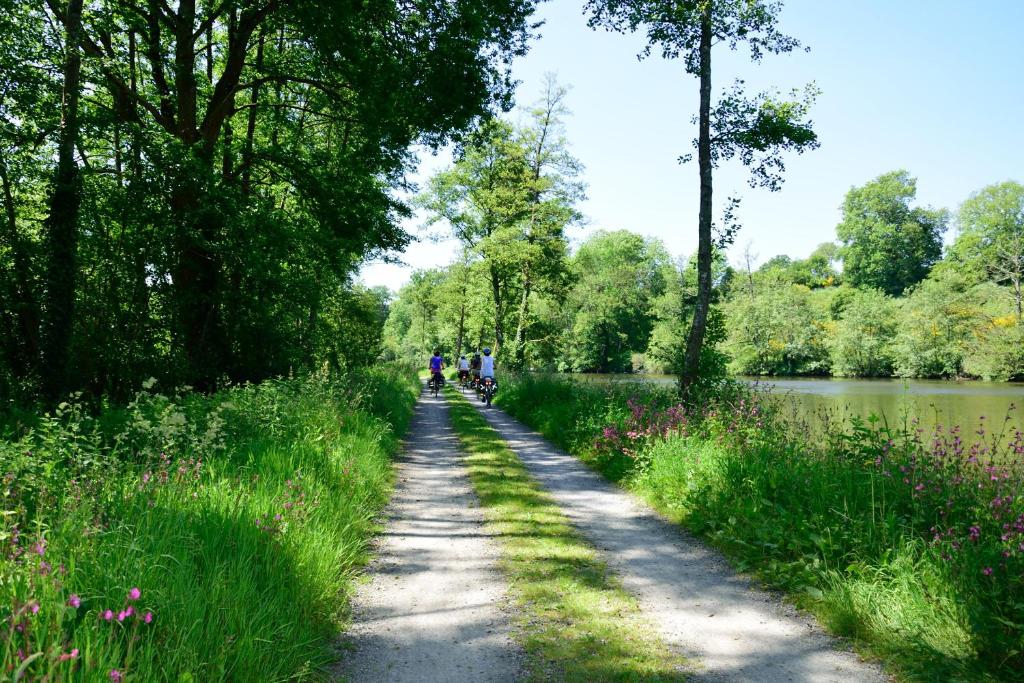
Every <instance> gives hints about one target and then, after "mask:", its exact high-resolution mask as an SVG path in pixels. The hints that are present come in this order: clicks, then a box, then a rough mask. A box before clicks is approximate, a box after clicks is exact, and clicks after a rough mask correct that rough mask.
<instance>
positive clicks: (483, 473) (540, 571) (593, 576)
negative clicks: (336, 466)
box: [448, 390, 686, 682]
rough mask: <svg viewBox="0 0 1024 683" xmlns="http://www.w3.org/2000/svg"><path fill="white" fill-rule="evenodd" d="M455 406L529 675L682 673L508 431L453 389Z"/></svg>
mask: <svg viewBox="0 0 1024 683" xmlns="http://www.w3.org/2000/svg"><path fill="white" fill-rule="evenodd" d="M448 395H449V397H454V398H453V400H452V401H451V416H452V422H453V425H454V427H455V431H456V433H457V434H458V436H459V441H460V442H461V444H462V447H463V449H464V450H465V452H466V453H467V454H468V456H467V458H466V463H467V465H468V468H469V477H470V480H471V481H472V483H473V488H474V489H475V490H476V493H477V495H478V496H479V497H480V502H481V503H482V505H483V507H484V513H485V516H486V519H487V524H488V526H489V528H490V529H491V530H493V531H494V532H495V533H496V534H497V535H498V538H499V541H500V543H501V550H502V561H501V566H502V570H503V571H504V572H505V574H506V575H507V576H508V578H509V583H510V586H511V592H512V597H513V599H514V600H515V602H516V604H517V606H518V607H519V610H520V612H519V615H518V616H517V618H516V621H517V630H518V632H519V636H518V638H519V640H520V641H521V642H522V644H523V646H524V648H525V650H526V653H527V656H528V662H529V663H528V675H529V679H530V680H550V679H551V677H552V674H554V675H555V677H556V678H558V679H560V680H566V681H588V682H593V681H637V680H644V681H652V682H653V681H682V680H685V679H686V676H685V675H684V674H683V673H682V665H683V664H684V662H685V660H684V659H683V658H682V657H679V656H678V655H675V654H672V653H671V652H670V651H669V649H668V648H667V647H666V645H665V644H664V643H663V642H662V641H661V639H660V638H659V637H658V636H657V635H656V634H655V633H654V631H653V629H652V628H651V626H650V625H649V624H647V623H646V622H645V621H644V620H643V618H642V616H641V614H640V611H639V608H638V606H637V603H636V601H635V600H634V599H633V598H632V597H630V596H629V595H628V594H627V593H626V592H625V591H624V590H623V589H622V588H621V587H620V586H619V585H618V582H617V581H616V579H615V578H614V577H613V576H611V575H610V574H609V573H608V570H607V568H606V567H605V565H604V563H603V562H601V561H600V560H599V559H598V557H597V553H596V552H595V551H594V549H593V548H592V547H591V546H590V545H589V544H588V543H587V542H586V541H585V540H584V539H583V538H582V537H581V536H580V535H579V533H578V532H577V531H576V530H575V529H573V527H572V526H571V525H570V523H569V520H568V519H566V517H565V516H564V515H563V514H562V513H561V511H560V510H559V509H558V506H557V505H556V504H555V503H554V501H553V500H552V499H551V497H550V496H549V495H548V494H547V493H545V492H544V491H543V490H542V489H541V487H540V486H539V485H538V484H537V483H536V482H535V481H534V480H533V479H532V478H530V476H529V474H528V473H527V471H526V468H525V467H524V466H523V464H522V463H521V462H520V461H519V459H518V458H517V457H516V455H515V454H514V453H513V452H512V451H511V450H510V449H509V448H508V446H507V445H506V443H505V441H504V440H503V439H502V438H501V437H500V436H499V435H498V433H497V432H496V431H494V430H493V429H492V428H491V427H490V426H488V424H487V422H486V421H485V420H484V418H483V417H482V416H481V415H480V414H478V413H477V412H476V410H475V409H474V408H473V407H472V406H471V405H470V404H469V402H468V401H466V399H464V398H462V397H460V396H459V395H458V394H457V393H456V392H454V391H452V390H449V391H448Z"/></svg>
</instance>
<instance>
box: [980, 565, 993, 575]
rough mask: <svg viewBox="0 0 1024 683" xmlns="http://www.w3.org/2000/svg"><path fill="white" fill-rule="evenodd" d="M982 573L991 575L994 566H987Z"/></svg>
mask: <svg viewBox="0 0 1024 683" xmlns="http://www.w3.org/2000/svg"><path fill="white" fill-rule="evenodd" d="M981 573H982V574H984V575H985V576H991V575H992V567H985V568H984V569H982V570H981Z"/></svg>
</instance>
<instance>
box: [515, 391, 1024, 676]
mask: <svg viewBox="0 0 1024 683" xmlns="http://www.w3.org/2000/svg"><path fill="white" fill-rule="evenodd" d="M666 398H667V397H666V396H665V395H663V393H662V392H659V391H657V390H654V391H649V390H646V389H645V388H643V387H640V386H633V387H614V388H605V387H597V386H585V385H581V384H579V383H575V382H572V381H565V380H559V379H557V378H548V377H521V378H518V379H517V378H512V377H508V378H506V379H505V380H504V381H503V382H502V392H501V394H500V395H499V397H498V400H499V403H500V405H501V406H502V407H504V408H506V409H507V410H508V411H509V412H510V413H511V414H513V415H515V416H516V417H517V418H519V419H520V420H522V421H523V422H525V423H527V424H529V425H530V426H531V427H533V428H534V429H537V430H538V431H540V432H541V433H542V434H544V435H545V436H546V437H547V438H549V439H551V440H552V441H554V442H556V443H558V444H559V445H560V446H562V447H563V448H566V449H567V450H568V451H569V452H571V453H573V454H575V455H577V456H579V457H580V458H581V459H582V460H583V461H584V462H586V463H588V464H589V465H590V466H592V467H593V468H595V469H596V470H598V471H599V472H601V473H602V474H604V475H605V476H606V477H608V478H609V479H612V480H614V481H617V482H618V483H619V484H620V485H622V486H624V487H627V488H629V489H631V490H633V491H635V492H637V493H638V494H640V495H641V496H642V497H644V498H645V499H646V500H648V501H649V502H650V503H651V504H652V505H653V506H654V507H655V508H656V509H658V510H659V511H660V512H662V513H663V514H665V515H666V516H668V517H669V518H671V519H673V520H674V521H676V522H677V523H679V524H682V525H685V526H686V527H687V528H688V529H690V530H691V531H693V532H695V533H697V534H699V535H702V536H703V537H705V538H707V539H708V540H710V541H711V542H712V543H714V544H715V545H716V546H717V547H719V548H720V549H722V550H723V551H724V553H725V554H726V555H727V556H728V557H729V558H730V559H731V560H732V562H733V564H734V566H735V567H736V568H737V569H739V570H741V571H750V572H753V573H755V574H756V575H757V576H758V577H759V578H760V579H762V580H763V581H764V582H765V583H766V584H768V585H769V586H772V587H773V588H778V589H781V590H784V591H786V592H787V593H788V594H789V596H790V597H791V598H792V599H793V600H794V601H795V602H796V603H797V604H799V605H800V606H802V607H805V608H807V609H809V610H811V611H812V612H814V613H815V614H816V615H817V616H818V618H819V619H820V620H821V621H822V622H823V623H824V624H825V625H826V626H827V627H828V628H829V629H830V630H831V631H832V632H834V633H836V634H839V635H843V636H848V637H850V638H852V639H853V640H854V642H855V643H856V644H857V646H858V649H860V650H862V651H864V652H866V653H869V654H873V655H876V656H879V657H880V658H882V659H883V660H884V661H885V662H886V663H887V666H888V668H889V670H890V671H893V672H895V673H896V674H897V675H899V676H900V678H902V679H905V680H913V681H996V680H999V681H1010V680H1024V668H1022V663H1024V635H1022V634H1024V578H1022V577H1024V573H1022V568H1024V565H1022V562H1024V558H1022V555H1021V554H1022V553H1024V505H1022V503H1024V496H1021V493H1022V491H1021V488H1022V482H1024V477H1022V469H1021V466H1020V464H1021V462H1022V460H1021V454H1022V453H1024V438H1022V437H1021V436H1020V435H1018V436H1017V438H1016V441H1014V442H1013V444H1011V446H1010V452H1000V453H997V452H995V449H994V448H991V447H987V446H985V445H984V443H983V440H982V439H979V443H977V444H974V445H972V444H970V443H968V442H967V438H968V437H966V436H964V437H963V439H961V437H960V432H959V431H958V430H956V429H953V430H947V431H946V432H944V433H940V434H937V435H935V436H933V437H932V438H929V437H928V436H924V437H922V436H921V435H920V434H919V433H912V434H897V433H892V432H888V431H886V430H885V429H883V428H880V427H878V426H872V425H871V424H870V423H858V424H855V425H854V426H853V427H852V428H850V429H848V430H847V431H846V432H844V433H842V434H838V433H834V434H831V435H830V436H829V437H827V438H823V439H820V440H818V441H816V442H813V443H812V442H811V441H810V440H809V439H808V438H807V436H806V434H801V433H799V432H797V431H795V430H793V429H792V428H790V427H789V426H787V425H786V424H784V422H783V421H782V420H781V418H779V417H778V416H773V415H772V413H771V410H772V409H771V406H770V405H769V404H766V403H764V402H762V400H761V399H759V398H758V397H756V396H750V395H748V396H746V397H742V396H736V397H732V398H733V399H734V400H730V401H719V402H717V403H715V404H714V405H711V404H709V405H707V406H704V407H703V408H702V409H701V410H699V411H692V410H691V411H683V410H681V409H679V408H678V407H676V406H672V405H671V403H670V402H666ZM980 433H981V430H979V432H978V434H980ZM1006 463H1009V464H1006Z"/></svg>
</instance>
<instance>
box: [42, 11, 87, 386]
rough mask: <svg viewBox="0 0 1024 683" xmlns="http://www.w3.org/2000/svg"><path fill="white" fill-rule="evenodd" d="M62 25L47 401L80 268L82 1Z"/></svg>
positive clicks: (64, 356)
mask: <svg viewBox="0 0 1024 683" xmlns="http://www.w3.org/2000/svg"><path fill="white" fill-rule="evenodd" d="M65 27H66V30H67V36H66V40H65V48H66V50H67V52H66V54H65V56H64V94H63V99H62V102H61V126H60V139H59V140H58V143H57V172H56V175H55V177H54V183H53V192H52V194H51V195H50V214H49V216H48V217H47V219H46V247H47V249H46V252H47V257H48V259H47V267H46V322H45V325H44V334H43V359H44V365H43V372H42V375H43V384H44V386H43V390H44V393H45V394H46V396H47V398H49V399H50V400H55V399H57V398H58V397H59V396H60V394H61V393H63V392H64V391H65V390H66V388H67V366H68V353H69V349H70V346H71V333H72V330H73V325H74V308H75V292H76V286H77V275H78V266H77V263H76V254H77V251H78V211H79V207H80V205H81V189H80V186H79V174H78V164H77V162H76V161H75V143H76V141H77V139H78V99H79V87H80V80H81V73H82V54H81V48H80V45H81V31H82V0H69V2H68V9H67V14H66V22H65Z"/></svg>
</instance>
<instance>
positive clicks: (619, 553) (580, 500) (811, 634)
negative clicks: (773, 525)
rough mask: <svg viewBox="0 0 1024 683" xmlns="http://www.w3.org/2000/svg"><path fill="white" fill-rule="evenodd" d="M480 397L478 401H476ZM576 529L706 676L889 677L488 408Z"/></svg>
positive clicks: (767, 679)
mask: <svg viewBox="0 0 1024 683" xmlns="http://www.w3.org/2000/svg"><path fill="white" fill-rule="evenodd" d="M478 407H479V406H478ZM481 412H482V413H483V414H484V415H485V417H486V418H487V420H488V421H489V422H490V423H491V426H493V427H494V428H495V429H497V430H498V432H499V433H500V434H501V436H502V437H504V438H505V439H506V440H507V441H508V443H509V446H510V447H511V448H512V449H513V450H514V451H515V452H516V454H517V455H518V456H519V457H520V459H521V460H522V461H523V463H524V464H525V465H526V467H527V468H528V469H529V471H530V473H531V474H532V475H533V476H534V477H535V478H536V479H537V480H538V481H539V482H540V483H541V484H542V485H543V486H544V488H545V489H547V490H548V491H549V492H550V493H551V494H552V496H554V498H555V500H556V501H557V502H558V504H559V506H561V508H562V510H563V511H564V512H565V513H566V515H567V516H568V517H569V518H570V519H571V520H572V522H573V523H574V524H575V525H576V526H577V528H578V529H580V531H581V532H582V533H583V534H584V535H585V536H586V537H587V538H588V539H589V540H590V541H591V542H592V543H593V544H594V545H595V546H597V548H599V549H600V550H603V551H604V555H605V560H606V561H607V562H608V566H609V568H610V569H611V570H612V571H614V572H615V573H616V574H617V575H618V576H619V577H620V578H621V580H622V582H623V585H624V587H625V588H626V590H628V591H629V592H630V593H632V594H633V595H635V596H636V597H637V598H638V599H639V601H640V605H641V609H642V610H643V612H644V614H645V616H647V618H649V619H650V620H651V621H652V622H653V623H654V624H655V625H656V626H657V627H658V628H659V629H660V630H661V632H662V634H663V636H664V637H665V638H666V640H667V641H668V642H669V643H670V644H673V645H674V646H676V647H678V648H679V650H680V652H681V653H682V654H684V655H686V656H687V657H689V658H691V659H692V660H694V661H695V662H696V667H695V672H694V677H695V678H696V679H697V680H699V681H751V682H756V683H776V682H782V681H807V682H814V683H819V682H821V683H825V682H832V681H836V682H843V683H850V682H852V681H870V682H876V681H877V682H881V681H887V680H889V679H888V677H887V676H885V675H884V674H883V673H882V672H881V670H880V669H879V667H877V666H876V665H874V664H868V663H864V662H862V661H860V659H859V658H858V657H857V656H856V655H855V654H853V653H851V652H847V651H843V650H842V649H840V646H839V643H838V642H837V641H835V640H833V639H831V638H829V637H828V636H827V635H825V634H824V633H823V632H822V630H821V628H820V627H819V626H817V624H816V623H815V622H814V621H813V619H809V618H807V617H806V616H803V615H801V614H798V613H797V611H796V610H795V609H793V608H792V607H790V606H788V605H786V604H784V603H782V602H780V601H779V600H778V599H777V598H776V597H774V596H772V595H771V594H768V593H765V592H763V591H760V590H757V589H755V588H753V587H752V586H751V585H750V583H749V582H748V581H747V580H746V579H744V578H742V577H739V576H737V575H736V573H735V572H734V571H733V570H732V569H731V568H730V567H729V566H728V565H727V564H726V562H725V561H724V559H723V558H722V557H721V556H720V555H719V554H718V553H717V552H716V551H714V550H713V549H710V548H708V547H707V546H705V545H704V544H703V543H701V542H699V541H697V540H696V539H694V538H692V537H690V536H688V535H687V534H686V533H685V532H684V531H682V530H681V529H680V528H679V527H677V526H675V525H673V524H671V523H669V522H667V521H665V520H663V519H662V518H661V517H659V516H658V515H657V514H655V513H654V512H652V511H651V510H650V508H648V507H647V506H646V505H645V504H643V503H642V502H640V501H638V500H637V499H635V498H634V497H633V496H631V495H629V494H627V493H625V492H624V491H622V490H621V489H619V488H616V487H614V486H612V485H611V484H609V483H608V482H606V481H605V480H604V479H602V478H601V477H600V476H599V475H597V474H595V473H593V472H591V471H590V470H589V469H587V468H586V467H585V466H584V465H583V464H582V463H580V462H579V461H578V460H577V459H575V458H574V457H572V456H570V455H567V454H566V453H564V452H562V451H560V450H559V449H557V448H555V447H554V446H552V445H551V444H550V443H548V442H547V441H546V440H545V439H544V438H543V437H541V436H540V435H538V434H536V433H534V432H532V431H531V430H529V429H527V428H526V427H524V426H523V425H522V424H520V423H519V422H517V421H516V420H514V419H512V418H511V417H509V416H508V415H507V414H506V413H504V412H502V411H500V410H498V409H497V408H491V409H481Z"/></svg>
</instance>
